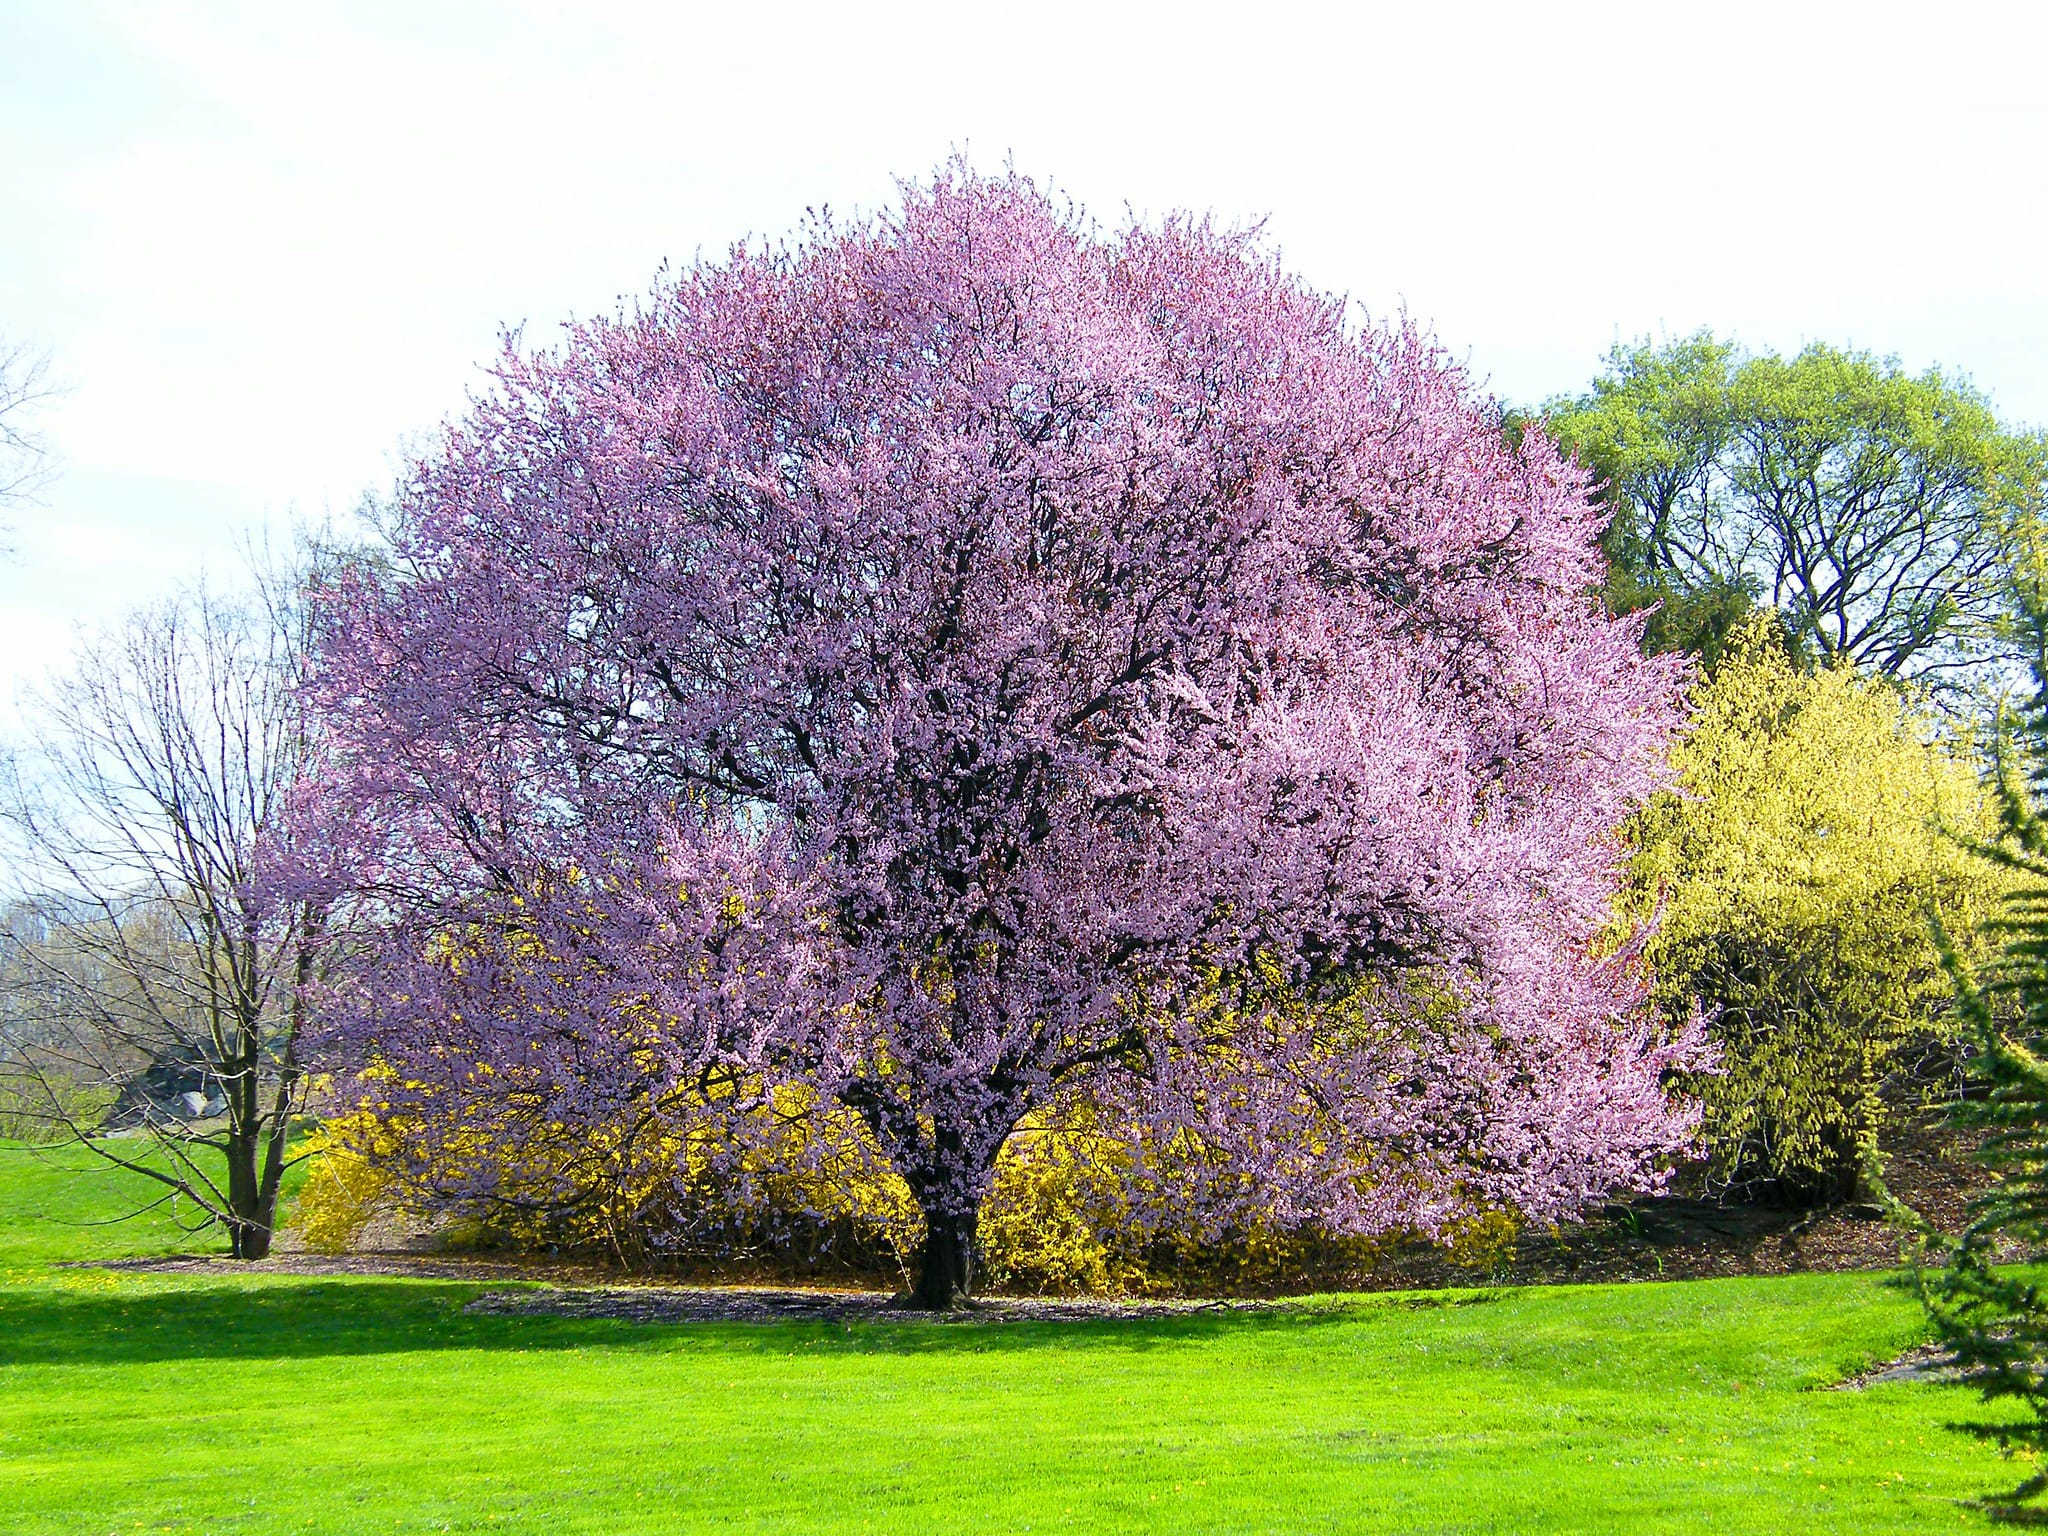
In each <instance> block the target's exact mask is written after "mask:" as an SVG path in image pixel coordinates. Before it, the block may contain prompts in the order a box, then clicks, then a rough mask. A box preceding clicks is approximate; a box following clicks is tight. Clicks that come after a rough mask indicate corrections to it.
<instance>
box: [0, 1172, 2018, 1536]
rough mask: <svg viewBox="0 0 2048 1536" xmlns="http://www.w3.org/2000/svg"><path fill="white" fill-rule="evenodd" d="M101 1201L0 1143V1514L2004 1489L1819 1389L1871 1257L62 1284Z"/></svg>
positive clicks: (1738, 1517)
mask: <svg viewBox="0 0 2048 1536" xmlns="http://www.w3.org/2000/svg"><path fill="white" fill-rule="evenodd" d="M119 1199H120V1191H119V1190H118V1189H117V1188H114V1187H110V1186H108V1185H107V1184H105V1183H104V1182H103V1181H83V1180H81V1179H79V1178H78V1177H76V1176H75V1175H72V1174H69V1173H67V1172H66V1171H65V1168H64V1166H63V1163H62V1160H58V1162H57V1163H56V1164H52V1163H51V1162H49V1161H47V1160H39V1159H36V1158H34V1157H32V1156H31V1155H30V1154H28V1153H25V1152H21V1151H13V1150H0V1280H4V1286H0V1530H4V1531H7V1532H31V1531H33V1532H65V1533H93V1532H124V1533H125V1532H134V1531H138V1530H142V1531H166V1530H168V1531H195V1532H290V1531H315V1532H333V1531H376V1532H412V1531H442V1530H453V1531H533V1532H549V1533H554V1532H605V1533H613V1532H638V1531H646V1532H673V1531H695V1530H748V1531H781V1532H792V1533H796V1532H802V1533H815V1532H827V1531H839V1530H847V1531H860V1530H873V1531H905V1532H918V1533H925V1532H942V1531H943V1532H951V1531H976V1532H983V1531H989V1532H1008V1531H1031V1530H1038V1531H1046V1530H1073V1531H1141V1530H1142V1531H1170V1532H1224V1531H1230V1532H1240V1531H1241V1532H1251V1531H1272V1532H1295V1531H1303V1532H1321V1531H1399V1532H1432V1531H1443V1532H1450V1531H1457V1532H1533V1531H1626V1532H1664V1531H1700V1532H1709V1531H1711V1532H1717V1533H1719V1532H1733V1531H1760V1532H1762V1531H1768V1532H1774V1533H1775V1532H1783V1531H1794V1532H1797V1533H1799V1536H1807V1533H1815V1532H1825V1531H1845V1532H1849V1531H1853V1532H1888V1531H1909V1530H1920V1529H1923V1528H1925V1529H1956V1528H1958V1527H1970V1526H1975V1527H1988V1522H1987V1521H1986V1519H1985V1517H1984V1516H1983V1515H1982V1514H1980V1513H1978V1512H1977V1511H1976V1510H1974V1509H1972V1508H1970V1507H1968V1506H1967V1505H1966V1503H1965V1502H1964V1501H1965V1500H1967V1499H1969V1498H1970V1497H1972V1496H1974V1495H1977V1494H1981V1493H1983V1492H1985V1491H1987V1490H1994V1489H1998V1488H2002V1487H2006V1486H2010V1485H2011V1484H2012V1483H2013V1482H2016V1481H2017V1480H2018V1471H2017V1469H2015V1468H2014V1467H2013V1466H2012V1464H2010V1463H2005V1462H2001V1461H2000V1460H1999V1459H1998V1457H1997V1456H1996V1455H1995V1453H1992V1452H1989V1451H1986V1450H1984V1449H1982V1448H1981V1447H1979V1446H1977V1445H1976V1444H1975V1443H1974V1442H1971V1441H1969V1440H1966V1439H1964V1438H1963V1437H1961V1436H1958V1435H1956V1434H1954V1433H1952V1432H1950V1431H1948V1430H1947V1429H1945V1428H1944V1427H1943V1426H1944V1424H1945V1423H1946V1422H1947V1421H1949V1420H1952V1419H1955V1418H1958V1417H1964V1416H1968V1415H1970V1414H1971V1412H1972V1410H1973V1409H1974V1408H1975V1403H1974V1400H1973V1399H1972V1398H1971V1397H1970V1396H1969V1395H1968V1394H1966V1393H1964V1392H1961V1391H1959V1390H1957V1389H1954V1388H1945V1387H1933V1386H1926V1385H1894V1386H1885V1387H1878V1388H1874V1389H1872V1390H1869V1391H1865V1392H1827V1391H1821V1390H1816V1389H1817V1388H1819V1387H1820V1386H1822V1385H1823V1384H1824V1383H1826V1382H1829V1381H1832V1380H1835V1379H1837V1378H1839V1377H1840V1376H1841V1375H1843V1374H1845V1373H1847V1372H1849V1371H1852V1370H1854V1369H1856V1368H1858V1367H1860V1366H1862V1365H1865V1364H1867V1363H1869V1362H1871V1361H1873V1360H1877V1359H1882V1358H1886V1357H1888V1356H1890V1355H1892V1354H1895V1353H1896V1352H1898V1351H1899V1350H1900V1349H1902V1348H1904V1347H1905V1346H1907V1345H1910V1344H1912V1343H1914V1342H1916V1341H1918V1340H1919V1339H1920V1338H1921V1337H1922V1336H1923V1332H1922V1329H1921V1326H1920V1322H1919V1318H1918V1315H1917V1312H1916V1310H1915V1308H1914V1305H1913V1304H1912V1302H1911V1301H1910V1300H1909V1299H1908V1298H1904V1297H1901V1296H1899V1295H1897V1294H1896V1293H1894V1292H1892V1291H1889V1290H1887V1289H1885V1288H1884V1287H1883V1286H1882V1285H1881V1284H1880V1283H1879V1282H1878V1280H1877V1279H1875V1278H1872V1277H1863V1276H1809V1277H1798V1278H1792V1279H1784V1280H1767V1281H1711V1282H1695V1283H1687V1284H1669V1285H1640V1286H1589V1287H1559V1288H1554V1289H1528V1290H1517V1291H1507V1292H1499V1293H1470V1294H1466V1295H1461V1296H1455V1297H1449V1298H1445V1297H1437V1298H1429V1297H1417V1296H1391V1297H1390V1296H1376V1297H1369V1298H1350V1299H1339V1300H1329V1301H1324V1302H1320V1303H1317V1304H1315V1305H1312V1306H1306V1307H1303V1308H1302V1309H1300V1310H1296V1311H1289V1312H1285V1313H1280V1314H1273V1315H1264V1316H1251V1317H1244V1316H1238V1317H1230V1318H1210V1319H1189V1320H1180V1321H1173V1322H1150V1321H1148V1322H1140V1323H1097V1324H1089V1325H1051V1324H1000V1325H995V1324H946V1325H936V1326H935V1325H928V1324H916V1323H908V1322H905V1323H892V1324H888V1325H879V1326H855V1327H852V1328H847V1327H841V1326H826V1325H809V1326H795V1325H788V1326H777V1327H748V1326H741V1325H728V1324H721V1325H636V1324H628V1323H613V1322H599V1321H570V1320H564V1319H547V1318H507V1317H484V1316H470V1315H467V1314H465V1313H464V1312H463V1311H462V1310H461V1306H462V1303H463V1302H464V1301H465V1300H466V1299H467V1298H469V1297H470V1296H472V1295H473V1294H475V1293H476V1291H477V1290H478V1289H479V1288H478V1287H477V1286H475V1285H470V1284H455V1283H448V1282H438V1281H395V1280H357V1281H334V1280H313V1279H300V1278H293V1277H289V1276H274V1275H262V1274H254V1275H249V1276H247V1277H239V1276H238V1277H233V1278H225V1279H216V1278H213V1277H210V1276H209V1277H199V1278H187V1277H169V1276H158V1275H149V1274H129V1273H118V1272H108V1271H105V1270H93V1269H67V1268H57V1267H54V1266H53V1263H52V1261H53V1260H55V1259H58V1258H60V1257H63V1256H66V1255H70V1256H82V1255H93V1256H106V1255H109V1254H113V1253H117V1252H134V1251H161V1250H162V1249H164V1248H166V1247H174V1246H178V1245H179V1243H180V1241H181V1240H180V1239H179V1238H178V1235H177V1233H176V1231H175V1229H172V1228H167V1227H166V1225H165V1224H164V1223H163V1222H162V1221H160V1220H158V1219H155V1218H150V1219H146V1220H145V1221H144V1222H143V1223H141V1224H139V1225H136V1226H113V1227H106V1226H99V1227H88V1226H70V1227H58V1226H55V1225H52V1224H50V1223H49V1220H48V1218H49V1217H50V1216H52V1215H62V1216H64V1217H65V1218H66V1219H68V1220H71V1221H79V1220H84V1219H91V1218H93V1217H96V1216H103V1215H107V1214H111V1213H112V1212H113V1211H114V1210H115V1209H117V1208H118V1202H119ZM184 1241H185V1242H186V1245H187V1246H189V1240H184ZM1444 1300H1455V1301H1457V1302H1458V1303H1460V1304H1457V1305H1442V1304H1440V1303H1441V1302H1442V1301H1444Z"/></svg>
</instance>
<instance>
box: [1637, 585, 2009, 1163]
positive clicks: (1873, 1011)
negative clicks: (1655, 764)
mask: <svg viewBox="0 0 2048 1536" xmlns="http://www.w3.org/2000/svg"><path fill="white" fill-rule="evenodd" d="M1695 702H1696V712H1695V715H1694V719H1693V724H1692V728H1691V730H1690V732H1689V733H1688V735H1687V736H1686V738H1685V740H1684V741H1683V742H1682V743H1681V744H1680V746H1679V747H1678V749H1677V751H1676V752H1675V754H1674V766H1675V767H1676V768H1677V770H1678V772H1679V774H1680V776H1681V781H1682V792H1681V793H1676V794H1666V795H1662V796H1659V797H1658V798H1657V799H1656V800H1655V801H1654V802H1653V803H1652V804H1651V805H1650V806H1648V807H1647V808H1646V809H1645V810H1644V811H1643V812H1642V813H1641V814H1640V815H1639V816H1638V817H1637V818H1636V819H1635V821H1634V823H1633V824H1632V826H1631V829H1630V836H1631V840H1632V842H1633V845H1634V848H1635V856H1634V863H1633V869H1632V879H1631V890H1630V896H1629V915H1630V916H1631V918H1633V919H1638V920H1640V919H1645V918H1648V917H1649V916H1650V915H1651V914H1652V913H1653V912H1659V920H1658V927H1657V931H1656V934H1655V936H1654V938H1653V939H1652V940H1651V942H1650V944H1649V947H1648V950H1647V955H1648V958H1649V960H1650V962H1651V964H1652V966H1653V967H1654V969H1655V973H1656V977H1657V998H1658V1002H1659V1004H1660V1006H1662V1007H1663V1008H1664V1009H1665V1010H1667V1012H1668V1013H1670V1014H1671V1015H1673V1016H1674V1017H1675V1016H1679V1015H1682V1014H1684V1013H1685V1012H1687V1011H1688V1010H1689V1009H1690V1008H1691V1007H1692V1005H1693V1003H1694V1000H1695V999H1697V1000H1698V1001H1699V1002H1700V1003H1701V1004H1702V1005H1703V1006H1704V1007H1705V1008H1706V1009H1707V1010H1709V1012H1710V1015H1711V1020H1712V1031H1713V1036H1714V1039H1715V1040H1716V1041H1717V1043H1718V1044H1719V1046H1720V1049H1721V1052H1722V1063H1721V1066H1722V1070H1721V1071H1720V1072H1719V1073H1716V1074H1710V1075H1702V1076H1700V1077H1699V1078H1698V1079H1697V1080H1696V1082H1695V1084H1694V1086H1695V1087H1696V1089H1697V1091H1698V1092H1699V1094H1700V1096H1701V1098H1702V1100H1703V1101H1704V1104H1705V1108H1706V1125H1705V1132H1706V1136H1707V1139H1708V1143H1709V1148H1710V1151H1711V1154H1712V1159H1713V1173H1714V1176H1715V1177H1716V1178H1717V1179H1718V1180H1719V1181H1721V1182H1724V1183H1726V1184H1731V1185H1737V1186H1746V1187H1749V1188H1750V1189H1751V1190H1752V1191H1753V1192H1763V1191H1766V1190H1768V1191H1769V1192H1772V1193H1775V1194H1777V1195H1779V1196H1781V1197H1784V1198H1788V1199H1791V1200H1793V1201H1796V1202H1800V1203H1804V1202H1808V1201H1813V1200H1820V1199H1828V1198H1838V1197H1842V1196H1846V1195H1847V1194H1849V1193H1851V1192H1852V1191H1853V1190H1854V1188H1855V1186H1856V1184H1857V1181H1858V1178H1859V1175H1860V1173H1861V1170H1862V1169H1863V1168H1864V1167H1865V1166H1866V1164H1867V1163H1868V1162H1869V1159H1870V1158H1871V1157H1872V1156H1873V1155H1874V1154H1875V1153H1876V1152H1877V1151H1878V1147H1879V1142H1880V1139H1881V1136H1882V1134H1883V1132H1884V1130H1885V1129H1886V1127H1887V1126H1888V1125H1890V1124H1891V1123H1892V1122H1893V1121H1894V1120H1895V1119H1896V1117H1897V1116H1898V1115H1899V1114H1900V1113H1901V1112H1903V1111H1904V1110H1905V1109H1907V1108H1908V1107H1910V1106H1912V1105H1915V1104H1916V1103H1918V1102H1920V1100H1921V1097H1922V1093H1923V1090H1924V1089H1925V1088H1926V1086H1927V1085H1928V1082H1929V1079H1930V1072H1931V1070H1932V1069H1936V1068H1938V1067H1940V1066H1941V1065H1942V1064H1943V1063H1944V1062H1946V1061H1947V1060H1948V1055H1947V1053H1948V1051H1949V1048H1950V1047H1949V1042H1950V1041H1951V1040H1952V1037H1953V1009H1952V1007H1951V1005H1950V992H1949V987H1948V983H1947V980H1946V977H1945V976H1944V974H1943V971H1942V967H1941V959H1940V954H1939V952H1938V950H1937V948H1936V946H1935V944H1934V943H1933V941H1932V939H1931V938H1930V936H1929V934H1928V930H1927V912H1928V910H1929V906H1930V903H1931V904H1932V907H1933V909H1934V910H1935V911H1937V912H1938V913H1939V914H1940V915H1941V918H1942V921H1943V922H1944V923H1945V924H1946V925H1947V926H1948V929H1949V931H1950V932H1953V933H1956V934H1958V935H1962V936H1964V942H1965V943H1970V942H1973V941H1972V940H1971V938H1970V936H1971V935H1974V934H1975V933H1976V932H1977V931H1978V929H1979V927H1980V926H1981V924H1982V923H1983V922H1984V921H1985V919H1986V918H1988V917H1989V916H1990V915H1991V913H1992V912H1993V910H1994V909H1995V905H1996V903H1997V901H1998V898H1999V895H2000V893H2001V891H2002V890H2003V889H2004V886H2005V883H2006V881H2005V879H2004V876H2003V875H2002V874H2001V873H2000V872H1999V871H1998V870H1996V869H1993V868H1990V867H1988V866H1986V865H1985V864H1984V863H1983V862H1982V861H1980V860H1978V859H1976V858H1974V857H1973V856H1972V855H1970V854H1969V853H1968V852H1967V851H1966V850H1965V849H1964V848H1962V847H1961V846H1959V845H1958V844H1957V843H1956V842H1954V841H1953V840H1952V839H1951V838H1949V837H1947V836H1944V835H1943V833H1942V831H1941V830H1940V829H1941V828H1942V827H1949V828H1955V829H1959V830H1962V831H1964V832H1966V833H1975V834H1981V833H1982V832H1984V831H1986V830H1988V828H1989V825H1990V823H1989V821H1988V820H1987V817H1988V815H1989V811H1988V807H1987V806H1986V804H1985V800H1984V796H1983V793H1982V791H1981V789H1980V787H1979V784H1978V780H1977V775H1976V773H1975V771H1974V770H1973V769H1972V767H1971V766H1970V764H1969V763H1968V762H1967V761H1964V760H1961V759H1959V758H1958V757H1956V756H1954V755H1952V754H1951V753H1950V752H1949V751H1948V750H1946V749H1945V748H1944V747H1943V746H1941V745H1940V744H1939V743H1937V742H1936V741H1934V740H1933V739H1931V737H1930V734H1929V728H1928V725H1927V723H1926V722H1925V721H1924V720H1921V719H1920V718H1918V717H1917V716H1915V714H1914V713H1913V712H1912V711H1911V710H1910V709H1909V708H1908V707H1907V706H1906V704H1905V703H1904V702H1903V701H1902V699H1901V697H1900V696H1899V694H1898V692H1897V691H1896V690H1895V689H1893V688H1891V687H1888V686H1886V685H1884V684H1882V683H1878V682H1874V681H1870V680H1867V679H1864V678H1862V677H1859V676H1858V675H1857V674H1856V673H1855V672H1854V671H1853V670H1851V669H1850V668H1848V667H1847V666H1845V665H1838V666H1835V667H1831V668H1826V669H1822V670H1819V671H1816V672H1806V671H1802V670H1801V669H1800V668H1799V667H1797V666H1796V665H1794V663H1793V661H1792V659H1791V658H1790V657H1789V656H1788V655H1787V654H1786V652H1785V649H1784V647H1783V645H1782V644H1781V643H1780V642H1779V641H1778V639H1777V637H1776V636H1775V635H1774V633H1773V631H1772V627H1771V625H1770V624H1769V623H1768V621H1767V620H1766V619H1764V618H1763V617H1762V616H1760V615H1758V616H1753V617H1752V618H1751V619H1749V620H1748V621H1746V622H1745V623H1744V624H1743V625H1741V626H1740V627H1738V629H1737V630H1736V631H1735V632H1734V634H1733V635H1732V636H1731V645H1730V650H1729V653H1728V656H1727V657H1726V659H1725V660H1724V661H1723V663H1722V665H1721V667H1720V668H1719V670H1718V671H1717V672H1716V673H1715V675H1714V677H1713V678H1712V680H1711V681H1710V682H1709V683H1708V684H1707V685H1706V686H1705V687H1704V688H1703V689H1702V690H1701V691H1700V693H1699V696H1698V698H1697V699H1696V701H1695ZM1660 908H1661V911H1660Z"/></svg>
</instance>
